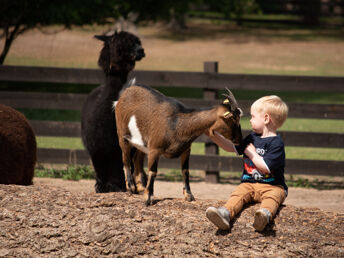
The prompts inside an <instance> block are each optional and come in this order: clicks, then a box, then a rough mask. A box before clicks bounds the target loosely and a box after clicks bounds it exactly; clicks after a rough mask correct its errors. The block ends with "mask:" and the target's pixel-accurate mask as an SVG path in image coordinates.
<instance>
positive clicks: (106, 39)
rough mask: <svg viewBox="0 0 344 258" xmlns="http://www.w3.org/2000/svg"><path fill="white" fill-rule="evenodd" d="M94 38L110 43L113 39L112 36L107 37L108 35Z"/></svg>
mask: <svg viewBox="0 0 344 258" xmlns="http://www.w3.org/2000/svg"><path fill="white" fill-rule="evenodd" d="M94 37H95V38H96V39H98V40H101V41H104V42H106V41H108V40H110V39H111V38H112V36H106V35H94Z"/></svg>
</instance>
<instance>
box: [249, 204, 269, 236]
mask: <svg viewBox="0 0 344 258" xmlns="http://www.w3.org/2000/svg"><path fill="white" fill-rule="evenodd" d="M270 218H271V212H270V211H269V210H267V209H265V208H261V209H259V210H257V211H256V213H255V214H254V222H253V227H254V228H255V229H256V230H257V231H263V230H264V228H265V226H266V225H267V224H268V223H269V222H270Z"/></svg>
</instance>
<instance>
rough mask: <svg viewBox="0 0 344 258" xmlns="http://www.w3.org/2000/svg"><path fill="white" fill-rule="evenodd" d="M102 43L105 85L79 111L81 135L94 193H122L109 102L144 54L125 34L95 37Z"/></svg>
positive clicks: (120, 164) (119, 156)
mask: <svg viewBox="0 0 344 258" xmlns="http://www.w3.org/2000/svg"><path fill="white" fill-rule="evenodd" d="M95 37H96V38H97V39H99V40H101V41H103V42H104V46H103V48H102V50H101V52H100V56H99V60H98V64H99V66H100V67H101V68H102V69H103V71H104V73H105V84H103V85H102V86H99V87H97V88H95V89H94V90H93V91H92V92H91V93H90V94H89V95H88V97H87V99H86V102H85V103H84V105H83V108H82V119H81V134H82V140H83V143H84V145H85V147H86V149H87V151H88V153H89V155H90V157H91V160H92V164H93V167H94V170H95V173H96V185H95V190H96V192H97V193H103V192H116V191H125V190H126V187H125V177H124V172H123V162H122V152H121V148H120V146H119V144H118V138H117V130H116V118H115V113H114V112H113V109H112V102H113V101H114V100H116V99H118V95H119V92H120V90H121V89H122V87H123V85H124V84H125V82H126V81H127V77H128V73H129V72H130V71H131V70H133V69H134V67H135V62H136V61H139V60H141V59H142V58H143V57H144V56H145V54H144V49H143V48H142V46H141V41H140V39H139V38H138V37H136V36H135V35H133V34H131V33H128V32H120V33H117V32H115V34H113V35H111V36H95Z"/></svg>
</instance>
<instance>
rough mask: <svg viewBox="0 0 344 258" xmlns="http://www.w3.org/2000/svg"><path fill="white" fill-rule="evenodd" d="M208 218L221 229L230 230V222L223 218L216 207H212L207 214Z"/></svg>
mask: <svg viewBox="0 0 344 258" xmlns="http://www.w3.org/2000/svg"><path fill="white" fill-rule="evenodd" d="M205 214H206V216H207V218H208V219H209V220H210V221H211V222H212V223H213V224H214V225H215V226H217V227H218V228H219V229H222V230H228V229H229V223H228V221H227V220H226V219H225V218H223V217H222V216H221V214H220V213H219V212H218V210H217V209H216V208H214V207H210V208H208V209H207V210H206V212H205Z"/></svg>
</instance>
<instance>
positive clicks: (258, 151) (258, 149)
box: [256, 148, 265, 156]
mask: <svg viewBox="0 0 344 258" xmlns="http://www.w3.org/2000/svg"><path fill="white" fill-rule="evenodd" d="M256 152H257V153H258V154H259V155H260V156H264V154H265V150H264V149H260V148H257V149H256Z"/></svg>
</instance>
